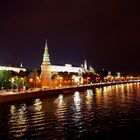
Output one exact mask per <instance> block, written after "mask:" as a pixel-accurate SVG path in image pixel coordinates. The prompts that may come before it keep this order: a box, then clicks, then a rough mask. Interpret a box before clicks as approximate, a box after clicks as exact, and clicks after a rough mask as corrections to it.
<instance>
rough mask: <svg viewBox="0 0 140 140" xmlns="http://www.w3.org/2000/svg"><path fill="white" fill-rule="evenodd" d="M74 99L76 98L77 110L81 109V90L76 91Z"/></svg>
mask: <svg viewBox="0 0 140 140" xmlns="http://www.w3.org/2000/svg"><path fill="white" fill-rule="evenodd" d="M73 99H74V104H75V107H76V110H77V111H79V110H80V109H81V106H80V101H81V99H80V93H79V91H76V92H75V93H74V96H73Z"/></svg>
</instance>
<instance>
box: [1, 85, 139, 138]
mask: <svg viewBox="0 0 140 140" xmlns="http://www.w3.org/2000/svg"><path fill="white" fill-rule="evenodd" d="M139 131H140V83H133V84H131V83H130V84H120V85H113V86H106V87H101V88H95V89H88V90H86V91H82V92H81V91H80V92H79V91H76V92H74V93H65V94H56V95H49V96H45V97H43V98H35V99H29V100H22V101H15V102H9V103H4V104H0V140H3V139H4V140H6V139H13V140H16V139H23V140H24V139H25V140H36V139H37V140H48V139H50V140H57V139H60V140H67V139H68V140H69V139H71V140H74V139H82V140H83V139H85V140H86V139H96V138H104V139H105V138H107V139H109V138H111V139H115V138H135V137H136V136H138V135H139V133H140V132H139Z"/></svg>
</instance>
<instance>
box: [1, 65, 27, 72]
mask: <svg viewBox="0 0 140 140" xmlns="http://www.w3.org/2000/svg"><path fill="white" fill-rule="evenodd" d="M3 70H5V71H15V72H18V73H19V72H20V71H26V69H25V68H23V67H11V66H0V71H3Z"/></svg>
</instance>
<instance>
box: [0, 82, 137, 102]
mask: <svg viewBox="0 0 140 140" xmlns="http://www.w3.org/2000/svg"><path fill="white" fill-rule="evenodd" d="M135 82H140V80H135V81H121V82H105V83H94V84H86V85H78V86H67V87H61V88H60V87H59V88H55V89H41V88H38V89H33V90H25V91H18V92H12V91H9V92H1V93H0V103H4V102H10V101H16V100H22V99H28V98H36V97H42V96H46V95H52V94H60V93H64V94H65V93H71V92H75V91H82V90H86V89H89V88H90V89H93V88H98V87H103V86H110V85H116V84H126V83H135Z"/></svg>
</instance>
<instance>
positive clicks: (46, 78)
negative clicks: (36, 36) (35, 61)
mask: <svg viewBox="0 0 140 140" xmlns="http://www.w3.org/2000/svg"><path fill="white" fill-rule="evenodd" d="M41 86H42V88H49V87H50V86H51V64H50V57H49V52H48V46H47V41H46V44H45V50H44V55H43V62H42V65H41Z"/></svg>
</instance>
